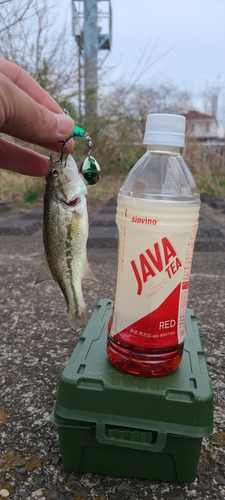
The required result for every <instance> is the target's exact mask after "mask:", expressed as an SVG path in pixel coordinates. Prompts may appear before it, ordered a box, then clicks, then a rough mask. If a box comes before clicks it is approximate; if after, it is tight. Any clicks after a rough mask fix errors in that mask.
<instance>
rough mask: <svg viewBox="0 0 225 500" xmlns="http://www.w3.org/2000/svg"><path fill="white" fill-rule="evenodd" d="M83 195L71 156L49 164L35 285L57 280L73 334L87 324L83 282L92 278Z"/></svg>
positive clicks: (85, 192)
mask: <svg viewBox="0 0 225 500" xmlns="http://www.w3.org/2000/svg"><path fill="white" fill-rule="evenodd" d="M86 194H87V188H86V186H85V184H84V181H83V179H82V178H81V176H80V174H79V172H78V168H77V165H76V163H75V161H74V159H73V157H72V156H71V155H69V156H68V157H67V159H66V160H65V161H63V160H60V161H56V162H54V161H53V160H50V161H49V169H48V173H47V175H46V185H45V192H44V220H43V241H44V249H45V259H44V262H43V263H42V265H41V267H40V270H39V274H38V277H37V280H36V283H35V284H37V283H40V282H42V281H46V280H48V279H53V280H55V281H57V283H58V285H59V287H60V288H61V291H62V293H63V295H64V297H65V300H66V304H67V317H68V323H69V326H70V328H71V330H73V331H76V329H77V328H79V327H82V328H83V327H85V325H86V306H85V302H84V298H83V294H82V287H81V282H82V279H83V278H85V277H92V278H93V279H95V278H94V276H93V274H92V271H91V269H90V266H89V264H88V261H87V251H86V244H87V238H88V215H87V205H86V197H85V195H86Z"/></svg>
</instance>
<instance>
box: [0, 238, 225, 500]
mask: <svg viewBox="0 0 225 500" xmlns="http://www.w3.org/2000/svg"><path fill="white" fill-rule="evenodd" d="M88 253H89V261H90V263H91V266H92V268H93V271H94V273H95V275H96V277H97V279H98V282H97V283H96V282H91V283H90V282H88V283H85V284H84V296H85V300H86V303H87V307H88V314H89V316H90V315H91V313H92V312H93V309H94V307H95V305H96V304H97V302H98V301H99V299H101V298H106V297H109V298H113V296H114V287H115V270H116V258H117V251H116V249H110V248H107V249H94V248H93V249H92V248H90V249H89V252H88ZM42 254H43V246H42V234H41V231H40V230H39V231H37V232H36V233H35V234H33V235H32V236H4V237H1V241H0V265H1V297H0V304H1V332H0V335H1V351H0V380H1V394H0V435H1V440H0V499H2V498H12V499H15V500H19V499H22V498H27V499H28V500H29V499H30V500H32V499H37V500H44V499H48V500H123V499H128V498H129V499H131V500H144V499H146V500H161V499H170V498H171V499H178V500H185V499H189V498H195V499H206V500H207V499H208V500H211V499H216V500H222V499H225V466H224V454H225V391H224V388H225V361H224V353H225V347H224V334H223V333H224V323H225V320H224V305H225V295H224V289H225V258H224V253H223V252H219V251H218V252H216V251H214V252H196V253H195V255H194V261H193V267H192V280H191V287H190V293H189V307H191V308H192V309H194V311H195V313H196V315H197V321H198V327H199V331H200V334H201V338H202V342H203V346H204V350H205V355H206V359H207V365H208V370H209V375H210V379H211V384H212V388H213V392H214V430H213V433H212V435H211V436H210V437H208V438H204V439H203V443H202V451H201V456H200V461H199V467H198V473H197V477H196V480H195V481H194V482H193V483H192V484H179V483H162V482H157V481H150V480H140V479H139V480H138V479H135V478H121V477H111V476H100V475H94V474H81V473H79V474H78V473H72V474H71V473H68V472H66V471H65V470H64V469H63V466H62V461H61V455H60V449H59V442H58V434H57V430H56V429H55V428H54V427H53V426H52V424H51V423H50V422H49V413H50V412H51V410H52V408H53V406H54V402H55V399H56V395H57V389H58V383H59V377H60V374H61V372H62V369H63V367H64V366H65V364H66V362H67V360H68V358H69V357H70V355H71V353H72V351H73V349H74V347H75V345H76V342H77V338H78V337H74V336H73V334H72V333H71V331H70V330H69V328H68V327H67V320H66V308H65V303H64V299H63V297H62V296H61V292H60V291H59V290H58V287H57V285H55V284H53V283H50V282H49V283H45V284H41V285H38V286H34V281H35V278H36V275H37V272H38V268H39V264H40V262H41V259H42Z"/></svg>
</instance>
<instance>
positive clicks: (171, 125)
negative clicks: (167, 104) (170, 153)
mask: <svg viewBox="0 0 225 500" xmlns="http://www.w3.org/2000/svg"><path fill="white" fill-rule="evenodd" d="M185 124H186V118H185V117H184V116H182V115H171V114H166V113H152V114H150V115H148V116H147V120H146V126H145V135H144V140H143V144H152V145H153V144H154V145H160V146H178V147H180V148H182V147H183V146H184V144H185Z"/></svg>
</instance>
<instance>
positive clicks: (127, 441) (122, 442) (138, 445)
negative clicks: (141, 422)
mask: <svg viewBox="0 0 225 500" xmlns="http://www.w3.org/2000/svg"><path fill="white" fill-rule="evenodd" d="M95 435H96V439H97V441H98V442H99V443H101V444H108V445H113V446H122V447H125V448H134V449H136V450H146V451H147V450H148V451H155V452H157V451H158V452H161V451H162V450H163V449H164V448H165V445H166V433H164V432H158V431H149V430H144V429H133V428H129V427H120V426H114V425H108V424H104V423H99V422H98V423H96V432H95Z"/></svg>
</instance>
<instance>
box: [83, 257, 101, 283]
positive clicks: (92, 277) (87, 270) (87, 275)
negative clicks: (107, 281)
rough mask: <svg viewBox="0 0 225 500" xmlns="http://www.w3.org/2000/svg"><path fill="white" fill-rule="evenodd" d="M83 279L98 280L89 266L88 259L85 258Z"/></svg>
mask: <svg viewBox="0 0 225 500" xmlns="http://www.w3.org/2000/svg"><path fill="white" fill-rule="evenodd" d="M83 280H93V281H98V280H97V278H96V277H95V275H94V273H93V271H92V269H91V266H90V264H89V262H88V260H86V266H85V271H84V276H83Z"/></svg>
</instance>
